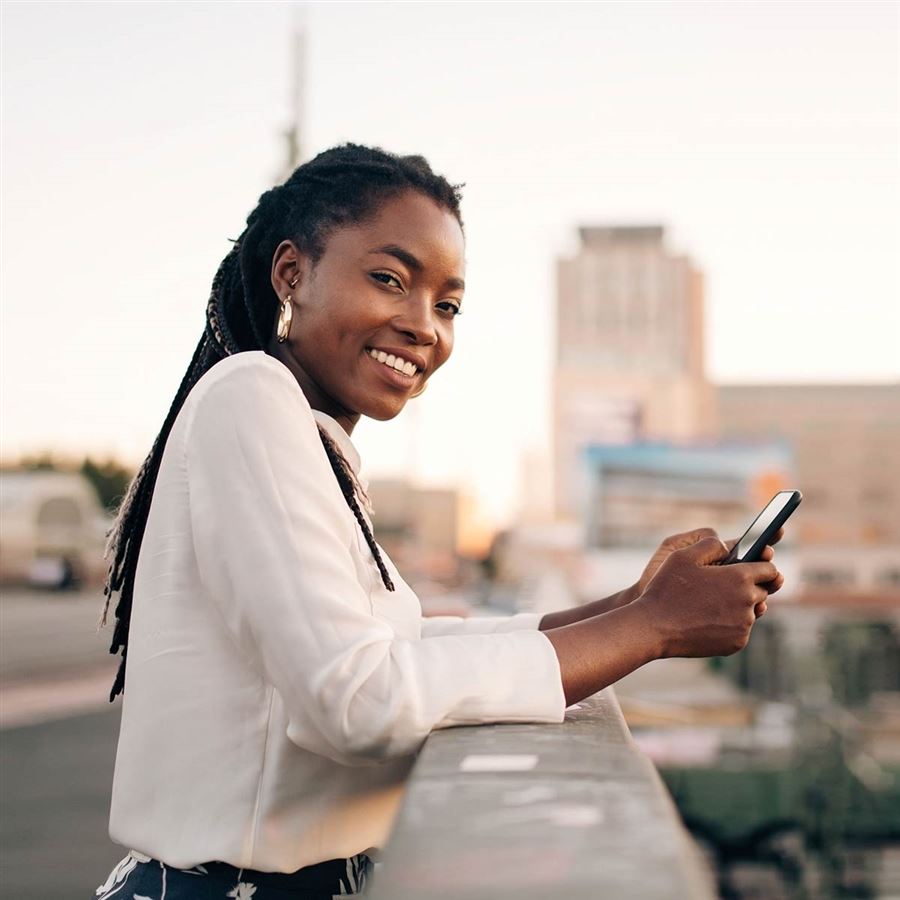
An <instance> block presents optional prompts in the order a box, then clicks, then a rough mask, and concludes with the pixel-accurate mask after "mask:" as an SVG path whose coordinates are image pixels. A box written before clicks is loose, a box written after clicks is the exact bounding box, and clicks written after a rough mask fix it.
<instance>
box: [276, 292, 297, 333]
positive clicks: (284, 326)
mask: <svg viewBox="0 0 900 900" xmlns="http://www.w3.org/2000/svg"><path fill="white" fill-rule="evenodd" d="M293 318H294V307H293V305H292V304H291V295H290V294H288V295H287V297H285V298H284V300H282V301H281V309H280V310H279V311H278V325H277V326H276V329H275V335H276V337H277V338H278V343H279V344H283V343H284V342H285V341H286V340H287V339H288V335H289V334H290V333H291V319H293Z"/></svg>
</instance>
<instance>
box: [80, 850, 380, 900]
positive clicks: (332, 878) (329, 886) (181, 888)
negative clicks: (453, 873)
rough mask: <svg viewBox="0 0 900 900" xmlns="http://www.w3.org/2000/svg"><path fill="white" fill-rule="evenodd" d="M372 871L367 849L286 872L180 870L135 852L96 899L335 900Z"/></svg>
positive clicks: (357, 889) (359, 887) (208, 866)
mask: <svg viewBox="0 0 900 900" xmlns="http://www.w3.org/2000/svg"><path fill="white" fill-rule="evenodd" d="M372 869H373V863H372V860H371V859H370V858H369V857H368V856H366V854H365V853H359V854H357V855H356V856H351V857H350V858H349V859H329V860H326V861H325V862H322V863H317V864H316V865H313V866H305V867H304V868H302V869H298V870H297V871H296V872H290V873H287V874H285V873H282V872H257V871H255V870H254V869H238V868H236V867H235V866H230V865H228V864H227V863H222V862H208V863H204V864H203V865H201V866H194V867H193V868H192V869H178V868H175V867H173V866H167V865H165V864H164V863H161V862H160V861H159V860H157V859H151V858H150V857H149V856H145V855H144V854H142V853H138V852H136V851H135V850H131V851H130V852H129V853H128V855H127V856H126V857H125V858H124V859H123V860H122V861H121V862H120V863H119V864H118V865H117V866H116V867H115V868H114V869H113V870H112V872H110V875H109V878H107V879H106V882H105V883H104V884H102V885H100V887H98V888H97V890H96V892H95V895H96V896H95V898H94V900H332V898H334V897H346V896H348V895H350V896H352V895H359V894H361V893H362V892H363V889H364V888H365V885H366V881H367V879H368V877H369V875H370V874H371V872H372Z"/></svg>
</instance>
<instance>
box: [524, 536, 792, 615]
mask: <svg viewBox="0 0 900 900" xmlns="http://www.w3.org/2000/svg"><path fill="white" fill-rule="evenodd" d="M783 535H784V529H781V530H779V532H778V534H776V535H775V537H774V538H773V540H772V543H773V544H777V543H778V541H780V540H781V538H782V537H783ZM718 537H719V536H718V535H717V534H716V532H715V531H713V529H712V528H696V529H694V530H693V531H684V532H681V533H680V534H673V535H672V536H671V537H667V538H666V539H665V540H664V541H663V542H662V543H661V544H660V545H659V547H658V548H657V550H656V552H655V553H654V554H653V556H651V557H650V561H649V562H648V563H647V565H646V566H645V567H644V571H643V572H642V573H641V577H640V578H639V579H638V580H637V581H636V582H635V583H634V584H633V585H631V586H630V587H627V588H625V589H624V590H621V591H619V592H618V593H616V594H613V595H612V596H610V597H604V598H603V599H602V600H594V601H593V602H591V603H584V604H582V605H581V606H573V607H571V608H570V609H564V610H560V611H558V612H552V613H547V615H545V616H544V617H543V618H542V619H541V622H540V625H539V626H538V627H539V628H540V630H541V631H548V630H549V629H551V628H561V627H562V626H564V625H572V624H574V623H575V622H581V621H583V620H584V619H591V618H593V617H594V616H600V615H603V614H604V613H607V612H611V611H612V610H614V609H620V608H621V607H623V606H627V605H628V604H629V603H631V602H632V600H637V598H638V597H640V596H641V594H642V593H643V592H644V591H645V590H646V589H647V586H648V585H649V584H650V582H651V581H652V579H653V576H654V575H655V574H656V573H657V572H658V571H659V568H660V566H661V565H662V564H663V563H664V562H665V561H666V560H667V559H668V558H669V556H671V554H672V553H674V552H675V551H676V550H683V549H685V548H687V547H691V546H693V545H694V544H696V543H697V542H698V541H702V540H704V539H705V538H716V539H718ZM734 543H735V541H734V540H729V541H726V542H725V546H726V547H727V548H728V549H729V550H730V549H731V547H732V546H733V545H734ZM774 555H775V553H774V551H773V550H772V548H771V547H766V548H765V550H763V553H762V557H761V558H762V559H763V560H764V561H765V562H769V561H770V560H771V559H772V558H773V557H774ZM782 583H783V580H782V581H777V582H776V584H775V585H773V588H774V590H772V591H770V593H774V592H775V591H776V590H778V588H780V587H781V585H782ZM757 612H759V613H760V614H762V613H763V612H765V606H763V607H761V608H760V609H758V610H757Z"/></svg>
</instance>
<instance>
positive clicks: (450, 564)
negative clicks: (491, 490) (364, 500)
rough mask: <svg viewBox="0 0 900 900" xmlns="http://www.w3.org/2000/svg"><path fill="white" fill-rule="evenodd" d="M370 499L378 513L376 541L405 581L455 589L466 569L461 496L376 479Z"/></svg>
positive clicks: (370, 491)
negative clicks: (461, 556) (460, 547)
mask: <svg viewBox="0 0 900 900" xmlns="http://www.w3.org/2000/svg"><path fill="white" fill-rule="evenodd" d="M368 494H369V497H370V499H371V501H372V505H373V507H374V510H375V513H374V515H373V517H372V523H373V525H374V528H375V538H376V540H377V541H378V543H379V544H381V546H382V547H384V549H385V550H386V551H387V553H388V555H389V556H390V557H391V559H392V560H393V561H394V562H395V564H396V565H397V567H398V568H399V569H400V571H401V572H403V573H404V577H407V574H408V575H409V578H407V580H415V581H418V582H420V583H421V582H423V581H424V580H428V581H433V582H436V583H442V584H453V583H454V582H455V580H456V579H457V577H458V575H459V568H460V559H459V554H458V553H457V542H458V537H457V530H458V518H459V515H458V506H459V498H458V496H457V492H456V491H455V490H450V489H444V488H423V487H417V486H415V485H414V484H411V483H410V482H408V481H404V480H402V479H395V478H374V479H372V480H371V481H370V482H369V486H368Z"/></svg>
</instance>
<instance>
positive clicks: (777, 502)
mask: <svg viewBox="0 0 900 900" xmlns="http://www.w3.org/2000/svg"><path fill="white" fill-rule="evenodd" d="M793 494H794V492H793V491H780V492H779V493H777V494H776V495H775V496H774V497H773V498H772V499H771V500H770V501H769V504H768V506H766V508H765V509H764V510H763V511H762V512H761V513H760V514H759V515H758V516H757V517H756V519H755V520H754V522H753V524H752V525H751V526H750V527H749V528H748V529H747V533H746V534H745V535H744V536H743V537H742V538H741V539H740V540H739V541H738V544H737V547H735V548H734V551H733V552H734V556H735V558H737V559H743V558H744V556H745V555H746V553H747V551H748V550H749V549H750V548H751V547H752V546H753V545H754V544H755V543H756V541H758V540H759V537H760V535H761V534H762V533H763V532H764V531H765V530H766V529H767V528H768V527H769V526H770V525H771V524H772V522H773V521H774V519H775V517H776V516H777V515H778V513H780V512H781V511H782V510H783V509H784V507H785V506H786V505H787V504H788V503H789V502H790V499H791V497H792V496H793Z"/></svg>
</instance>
